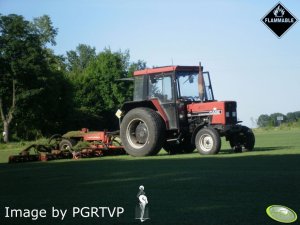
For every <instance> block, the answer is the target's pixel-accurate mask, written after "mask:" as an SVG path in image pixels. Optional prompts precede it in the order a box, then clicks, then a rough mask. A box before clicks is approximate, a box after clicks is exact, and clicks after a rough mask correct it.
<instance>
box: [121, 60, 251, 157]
mask: <svg viewBox="0 0 300 225" xmlns="http://www.w3.org/2000/svg"><path fill="white" fill-rule="evenodd" d="M134 81H135V82H134V86H135V87H134V98H133V101H130V102H126V103H124V104H123V106H122V107H121V109H120V110H119V111H118V112H117V113H116V115H117V116H118V117H119V119H120V137H121V141H122V144H123V146H124V148H125V150H126V152H127V153H128V154H130V155H132V156H149V155H155V154H157V153H158V152H159V151H160V149H161V148H164V149H165V150H166V151H167V152H169V153H172V154H174V153H181V152H185V153H190V152H193V151H194V150H195V148H197V150H198V151H199V153H200V154H205V155H208V154H217V153H218V152H219V151H220V148H221V137H222V136H225V138H226V140H227V141H229V142H230V145H231V147H232V148H233V149H234V150H235V151H236V152H241V151H242V150H243V149H244V150H249V151H250V150H252V149H253V148H254V144H255V137H254V134H253V132H252V130H251V129H249V128H248V127H246V126H242V125H239V123H240V122H241V121H237V112H236V108H237V104H236V102H235V101H217V100H215V98H214V94H213V90H212V86H211V79H210V75H209V72H203V67H202V66H201V65H200V66H166V67H157V68H152V69H144V70H139V71H135V72H134Z"/></svg>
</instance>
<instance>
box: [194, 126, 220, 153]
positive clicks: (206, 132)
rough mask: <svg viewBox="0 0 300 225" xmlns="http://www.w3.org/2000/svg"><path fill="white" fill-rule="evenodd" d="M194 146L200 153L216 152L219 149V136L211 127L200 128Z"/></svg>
mask: <svg viewBox="0 0 300 225" xmlns="http://www.w3.org/2000/svg"><path fill="white" fill-rule="evenodd" d="M195 143H196V148H197V150H198V151H199V153H200V154H201V155H213V154H218V153H219V151H220V149H221V138H220V135H219V133H218V132H217V131H216V130H215V129H213V128H210V127H208V128H202V129H201V130H199V131H198V133H197V135H196V138H195Z"/></svg>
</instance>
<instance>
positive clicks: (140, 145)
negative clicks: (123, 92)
mask: <svg viewBox="0 0 300 225" xmlns="http://www.w3.org/2000/svg"><path fill="white" fill-rule="evenodd" d="M120 137H121V140H122V144H123V145H124V148H125V151H126V152H127V153H128V154H129V155H132V156H149V155H156V154H157V153H158V152H159V150H160V149H161V147H162V144H163V141H164V137H165V125H164V122H163V120H162V118H161V116H160V115H159V114H158V113H157V112H156V111H154V110H152V109H149V108H136V109H132V110H131V111H129V112H128V113H127V114H126V115H125V116H124V118H123V120H122V123H121V127H120Z"/></svg>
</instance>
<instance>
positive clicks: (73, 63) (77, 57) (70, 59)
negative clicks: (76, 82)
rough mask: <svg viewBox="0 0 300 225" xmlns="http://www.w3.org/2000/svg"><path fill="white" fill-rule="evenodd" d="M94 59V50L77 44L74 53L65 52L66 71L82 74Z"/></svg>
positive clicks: (72, 51)
mask: <svg viewBox="0 0 300 225" xmlns="http://www.w3.org/2000/svg"><path fill="white" fill-rule="evenodd" d="M95 58H96V49H95V48H92V47H91V46H89V45H85V44H79V45H78V46H77V47H76V50H75V51H74V50H71V51H68V52H67V69H68V70H69V71H71V72H73V73H78V72H82V71H83V70H84V69H85V68H86V67H87V66H88V65H89V64H90V63H91V62H92V61H93V60H94V59H95Z"/></svg>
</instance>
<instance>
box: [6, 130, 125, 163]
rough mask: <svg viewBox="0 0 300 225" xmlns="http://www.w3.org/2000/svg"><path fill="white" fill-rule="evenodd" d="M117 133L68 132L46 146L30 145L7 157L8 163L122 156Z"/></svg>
mask: <svg viewBox="0 0 300 225" xmlns="http://www.w3.org/2000/svg"><path fill="white" fill-rule="evenodd" d="M118 134H119V131H114V132H107V131H92V132H89V130H88V129H87V128H83V129H82V130H81V131H70V132H68V133H66V134H64V135H59V134H55V135H53V136H51V138H50V139H49V141H48V144H46V145H41V144H32V145H30V146H28V147H26V148H25V149H23V150H22V151H21V152H20V153H19V154H18V155H12V156H9V160H8V162H9V163H18V162H32V161H49V160H55V159H70V158H73V159H78V158H90V157H101V156H104V155H116V154H118V155H119V154H124V153H125V151H124V147H123V146H122V145H121V143H120V141H119V139H118Z"/></svg>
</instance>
